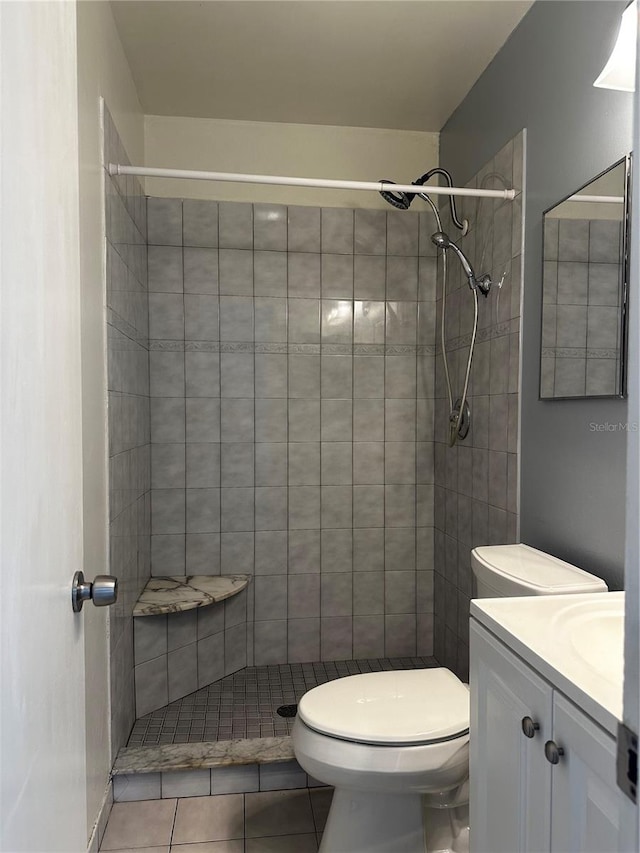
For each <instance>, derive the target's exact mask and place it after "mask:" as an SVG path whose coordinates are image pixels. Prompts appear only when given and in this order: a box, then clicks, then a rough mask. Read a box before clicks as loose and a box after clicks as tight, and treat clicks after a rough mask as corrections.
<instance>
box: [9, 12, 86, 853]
mask: <svg viewBox="0 0 640 853" xmlns="http://www.w3.org/2000/svg"><path fill="white" fill-rule="evenodd" d="M75 14H76V13H75V4H73V3H70V2H50V3H38V2H18V3H13V2H2V3H0V56H1V66H0V80H1V86H2V90H1V104H0V164H1V166H0V168H1V189H0V241H1V242H0V249H1V266H0V298H1V300H2V316H1V320H0V361H1V383H2V384H1V398H0V400H1V411H0V419H1V432H0V454H1V466H2V473H1V478H0V482H1V499H2V505H1V510H0V517H1V537H2V538H1V543H0V567H1V568H0V573H1V574H0V607H1V623H0V641H1V644H2V649H1V689H0V694H1V696H0V710H1V717H0V726H1V732H0V737H1V741H0V748H1V754H0V762H1V767H0V773H1V782H2V794H1V806H0V849H1V850H2V851H6V853H9V851H11V853H19V851H65V853H75V851H80V850H86V844H87V826H86V817H85V815H86V808H85V797H86V793H85V790H86V782H85V724H84V654H83V639H84V638H83V627H82V619H83V617H82V614H78V615H75V614H74V613H73V612H72V609H71V598H70V595H71V581H72V577H73V574H74V572H75V571H76V570H78V569H80V568H82V467H81V465H82V444H81V398H80V310H79V308H80V278H79V246H78V143H77V94H76V25H75Z"/></svg>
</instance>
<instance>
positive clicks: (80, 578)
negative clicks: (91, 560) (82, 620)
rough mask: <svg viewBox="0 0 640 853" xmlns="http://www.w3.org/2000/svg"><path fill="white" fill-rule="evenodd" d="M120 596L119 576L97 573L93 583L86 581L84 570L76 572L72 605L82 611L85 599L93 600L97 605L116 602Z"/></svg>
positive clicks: (101, 605)
mask: <svg viewBox="0 0 640 853" xmlns="http://www.w3.org/2000/svg"><path fill="white" fill-rule="evenodd" d="M117 598H118V578H116V577H114V576H113V575H96V579H95V580H94V582H93V583H89V582H88V581H85V579H84V574H83V573H82V572H76V573H75V575H74V576H73V584H72V586H71V607H72V608H73V612H74V613H80V611H81V610H82V605H83V604H84V603H85V601H89V599H91V601H93V603H94V604H95V606H96V607H106V606H107V605H109V604H114V603H115V602H116V600H117Z"/></svg>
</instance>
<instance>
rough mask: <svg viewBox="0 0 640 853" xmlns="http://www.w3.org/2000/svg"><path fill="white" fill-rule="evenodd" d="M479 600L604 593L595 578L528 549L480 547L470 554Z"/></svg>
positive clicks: (604, 589)
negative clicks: (522, 596) (520, 596)
mask: <svg viewBox="0 0 640 853" xmlns="http://www.w3.org/2000/svg"><path fill="white" fill-rule="evenodd" d="M471 568H472V569H473V573H474V575H475V576H476V581H477V585H478V598H506V597H509V596H511V597H513V596H519V595H565V594H569V593H585V592H607V591H608V587H607V585H606V583H605V582H604V581H603V580H601V579H600V578H597V577H596V576H595V575H591V574H589V572H584V571H582V569H579V568H577V567H576V566H572V565H571V564H570V563H565V562H564V560H559V559H558V558H557V557H552V556H551V554H545V553H544V551H538V550H537V549H536V548H531V547H530V546H529V545H522V544H518V545H482V546H480V547H478V548H474V549H473V551H472V552H471Z"/></svg>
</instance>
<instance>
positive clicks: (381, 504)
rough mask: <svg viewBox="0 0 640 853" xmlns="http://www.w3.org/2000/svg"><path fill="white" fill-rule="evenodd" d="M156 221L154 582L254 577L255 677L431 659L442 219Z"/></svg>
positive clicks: (161, 213)
mask: <svg viewBox="0 0 640 853" xmlns="http://www.w3.org/2000/svg"><path fill="white" fill-rule="evenodd" d="M148 216H149V314H150V344H149V346H150V367H151V413H152V414H151V440H152V540H151V541H152V573H153V574H154V575H165V574H184V573H185V572H186V573H188V574H217V573H221V574H235V573H248V574H251V575H254V581H253V584H252V585H251V586H250V588H249V591H248V594H247V595H246V599H247V607H248V618H247V631H248V643H247V663H249V664H252V663H255V664H256V665H260V664H271V663H273V664H275V663H285V662H293V663H295V662H303V661H310V660H342V659H351V658H354V657H356V658H357V657H383V656H385V655H386V656H398V655H415V654H416V652H417V651H419V652H420V653H425V654H430V653H431V642H432V640H431V612H432V607H431V605H432V596H431V588H432V578H433V574H432V572H433V565H432V533H433V531H432V516H431V513H430V507H431V506H432V489H433V486H432V481H433V466H432V461H431V460H432V456H433V454H432V439H433V436H432V428H431V425H432V411H431V405H430V401H431V398H432V394H433V353H434V332H435V300H434V297H435V258H434V255H433V246H432V244H431V242H430V240H429V233H430V232H429V231H428V224H429V223H423V228H422V231H421V227H420V225H421V220H420V217H419V216H418V215H417V214H409V215H408V216H403V215H402V214H396V213H389V214H387V213H386V212H385V211H379V210H355V211H354V210H348V209H346V210H345V209H330V208H322V209H321V208H312V207H289V208H285V207H281V206H271V205H251V204H242V203H231V202H229V203H220V204H218V203H216V202H208V201H190V200H184V201H182V200H180V199H149V202H148ZM421 238H422V239H421ZM421 252H422V254H421Z"/></svg>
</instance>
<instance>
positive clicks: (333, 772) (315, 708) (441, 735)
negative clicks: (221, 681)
mask: <svg viewBox="0 0 640 853" xmlns="http://www.w3.org/2000/svg"><path fill="white" fill-rule="evenodd" d="M471 563H472V569H473V573H474V575H475V577H476V582H477V587H478V597H479V598H499V597H506V596H524V595H559V594H568V593H590V592H606V591H607V586H606V584H605V583H604V581H602V580H600V578H597V577H594V576H593V575H590V574H589V573H587V572H584V571H582V570H581V569H578V568H576V567H575V566H572V565H570V564H569V563H565V562H563V561H562V560H558V559H557V558H556V557H552V556H550V555H549V554H545V553H543V552H542V551H538V550H536V549H535V548H531V547H529V546H528V545H522V544H519V545H488V546H483V547H479V548H475V549H474V550H473V551H472V556H471ZM292 738H293V748H294V752H295V755H296V758H297V760H298V763H299V764H300V765H301V766H302V767H303V768H304V770H306V771H307V773H309V774H310V775H311V776H313V777H314V778H315V779H318V780H319V781H320V782H324V783H325V784H327V785H332V786H333V787H334V788H335V791H334V795H333V801H332V804H331V808H330V811H329V816H328V819H327V823H326V827H325V830H324V835H323V837H322V843H321V845H320V853H425V851H426V853H466V851H468V849H469V847H468V844H469V842H468V821H466V820H465V817H466V815H467V812H466V804H467V802H468V772H469V688H468V686H467V685H466V684H464V683H463V682H462V681H460V680H459V679H458V678H457V677H456V676H455V675H454V674H453V673H452V672H450V671H449V670H448V669H445V668H444V667H438V668H433V669H414V670H394V671H383V672H371V673H364V674H362V675H351V676H347V677H346V678H340V679H337V680H335V681H330V682H328V683H326V684H322V685H320V686H319V687H315V688H314V689H313V690H310V691H309V692H308V693H305V695H304V696H303V697H302V699H301V700H300V703H299V705H298V714H297V716H296V720H295V724H294V727H293V733H292ZM425 815H426V818H425Z"/></svg>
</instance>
